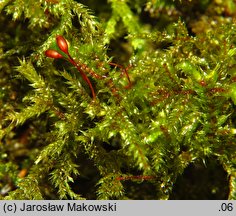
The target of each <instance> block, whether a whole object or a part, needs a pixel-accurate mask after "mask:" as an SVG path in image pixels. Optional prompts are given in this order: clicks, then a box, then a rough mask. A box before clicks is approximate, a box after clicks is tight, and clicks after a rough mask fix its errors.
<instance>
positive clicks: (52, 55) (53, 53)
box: [45, 49, 63, 59]
mask: <svg viewBox="0 0 236 216" xmlns="http://www.w3.org/2000/svg"><path fill="white" fill-rule="evenodd" d="M45 55H46V56H47V57H49V58H54V59H58V58H63V56H62V55H61V54H60V53H58V52H57V51H56V50H51V49H49V50H46V52H45Z"/></svg>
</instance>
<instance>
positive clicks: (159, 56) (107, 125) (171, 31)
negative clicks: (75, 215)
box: [0, 0, 236, 199]
mask: <svg viewBox="0 0 236 216" xmlns="http://www.w3.org/2000/svg"><path fill="white" fill-rule="evenodd" d="M85 4H86V5H87V6H85ZM0 12H1V16H0V26H4V28H3V27H1V29H0V30H1V37H0V64H1V65H0V85H1V88H0V190H1V195H0V196H1V198H2V199H168V198H169V197H170V195H171V193H172V190H173V188H175V182H176V180H177V178H178V177H179V176H181V175H182V174H183V172H184V171H185V169H186V168H187V167H188V166H189V165H191V164H195V163H199V161H203V162H205V161H207V160H208V159H209V158H213V159H214V160H217V161H218V162H219V164H221V166H222V167H223V168H224V170H225V171H226V172H227V174H228V176H229V181H228V187H229V188H230V191H229V194H228V198H229V199H236V195H235V194H236V187H235V185H236V169H235V167H236V153H235V152H236V151H235V149H236V142H235V134H236V128H235V127H236V123H235V114H236V113H235V105H236V47H235V43H236V26H235V24H234V20H235V17H234V16H235V14H236V13H235V12H236V8H235V3H234V1H232V0H227V1H216V0H202V1H194V0H192V1H190V0H189V1H188V0H185V1H183V0H182V1H178V0H175V1H171V0H169V1H164V0H152V1H145V0H135V1H131V0H123V1H121V0H109V1H107V2H106V1H102V0H100V1H92V0H91V1H79V0H78V1H75V0H39V1H34V0H13V1H12V0H11V1H10V0H4V1H1V2H0ZM3 23H4V25H3ZM57 35H62V36H63V37H64V38H65V39H66V40H67V42H68V45H69V52H70V54H71V56H72V57H73V59H75V61H77V62H81V64H82V65H83V67H84V68H85V65H86V69H87V71H85V73H86V74H87V75H88V77H89V79H90V80H91V82H92V85H93V87H94V89H95V93H96V99H93V98H92V97H91V96H92V95H91V91H90V90H91V89H90V88H89V87H88V86H87V84H86V82H85V81H84V80H83V79H82V77H81V76H80V73H79V71H78V70H77V69H76V68H75V67H74V66H73V65H72V64H70V63H69V62H68V61H66V60H65V59H50V58H47V57H46V56H45V51H46V50H47V49H54V50H57V51H58V52H60V50H59V48H58V47H57V44H56V36H57ZM111 62H112V63H114V62H115V63H117V64H115V65H114V64H113V65H112V63H111ZM120 65H123V67H121V66H120ZM88 68H89V70H90V71H94V72H95V73H96V74H98V75H99V76H101V77H102V76H103V77H104V78H102V79H98V78H96V77H94V76H91V74H89V73H87V72H88ZM124 68H126V70H127V72H128V74H129V76H130V79H131V82H132V86H131V87H130V88H126V86H127V85H128V79H127V77H126V76H125V71H124ZM205 165H206V167H207V166H208V164H207V163H206V164H205ZM24 172H25V174H24ZM127 182H129V183H130V184H129V183H127ZM142 184H144V185H145V186H144V187H143V188H142V187H141V188H139V185H142ZM146 188H149V189H147V190H146ZM150 188H153V189H151V190H150ZM218 189H219V188H218ZM218 189H216V190H218ZM149 191H152V192H151V193H149ZM220 199H222V197H221V198H220Z"/></svg>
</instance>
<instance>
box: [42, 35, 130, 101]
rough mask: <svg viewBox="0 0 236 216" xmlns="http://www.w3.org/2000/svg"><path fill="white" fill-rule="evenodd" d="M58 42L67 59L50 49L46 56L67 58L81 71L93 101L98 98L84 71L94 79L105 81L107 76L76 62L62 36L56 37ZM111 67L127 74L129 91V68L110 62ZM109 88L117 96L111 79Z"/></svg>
mask: <svg viewBox="0 0 236 216" xmlns="http://www.w3.org/2000/svg"><path fill="white" fill-rule="evenodd" d="M56 42H57V46H58V47H59V49H60V50H61V51H62V52H63V53H65V54H66V56H67V58H65V57H64V56H62V55H61V54H60V53H59V52H57V51H56V50H52V49H48V50H46V52H45V55H46V56H47V57H49V58H54V59H58V58H65V59H66V60H67V61H69V62H70V63H71V64H72V65H74V66H75V67H76V68H77V70H78V71H79V73H80V75H81V76H82V78H83V80H84V81H85V82H86V83H87V84H88V86H89V88H90V90H91V93H92V97H93V99H95V98H96V94H95V91H94V88H93V86H92V83H91V82H90V80H89V78H88V77H87V75H86V74H85V72H84V71H86V72H88V73H89V74H90V75H91V76H93V77H94V78H96V79H105V78H107V77H106V76H101V75H99V74H96V73H95V72H94V71H93V70H91V69H90V68H89V67H88V66H87V65H85V64H82V63H80V62H76V61H75V60H74V59H73V58H72V57H71V55H70V53H69V48H68V43H67V41H66V39H65V38H64V37H63V36H61V35H58V36H56ZM109 64H110V65H111V66H115V67H118V68H120V69H121V71H122V72H123V73H124V74H125V76H126V77H127V79H128V86H126V87H125V88H126V89H128V88H130V87H131V86H132V84H131V81H130V78H129V75H128V72H127V68H125V69H124V68H123V67H122V66H121V65H118V64H116V63H112V62H110V63H109ZM107 83H108V85H109V87H110V88H111V90H112V93H113V94H114V95H115V96H117V89H116V88H115V87H114V84H113V82H112V80H111V79H109V80H108V81H107Z"/></svg>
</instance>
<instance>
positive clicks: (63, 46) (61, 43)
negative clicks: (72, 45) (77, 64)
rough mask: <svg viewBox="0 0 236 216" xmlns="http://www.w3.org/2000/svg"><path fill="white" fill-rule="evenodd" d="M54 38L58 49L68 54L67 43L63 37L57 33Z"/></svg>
mask: <svg viewBox="0 0 236 216" xmlns="http://www.w3.org/2000/svg"><path fill="white" fill-rule="evenodd" d="M56 40H57V45H58V47H59V48H60V50H61V51H62V52H64V53H65V54H67V55H68V54H69V52H68V44H67V42H66V40H65V38H64V37H62V36H60V35H58V36H57V37H56Z"/></svg>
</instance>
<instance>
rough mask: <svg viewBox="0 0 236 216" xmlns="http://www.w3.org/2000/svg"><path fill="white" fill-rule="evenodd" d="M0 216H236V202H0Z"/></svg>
mask: <svg viewBox="0 0 236 216" xmlns="http://www.w3.org/2000/svg"><path fill="white" fill-rule="evenodd" d="M0 215H1V216H4V215H6V216H7V215H17V216H23V215H25V216H28V215H29V216H32V215H33V216H36V215H40V216H41V215H45V216H47V215H48V216H49V215H50V216H54V215H55V216H64V215H67V216H72V215H85V216H87V215H88V216H92V215H102V216H106V215H109V216H113V215H114V216H119V215H120V216H124V215H130V216H131V215H134V216H147V215H156V216H158V215H163V216H173V215H181V216H189V215H191V216H199V215H207V216H224V215H225V216H231V215H232V216H235V215H236V201H231V200H216V201H213V200H205V201H197V200H196V201H190V200H185V201H180V200H176V201H171V200H170V201H157V200H150V201H148V200H144V201H141V200H136V201H135V200H107V201H99V200H87V201H67V200H64V201H62V200H58V201H56V200H42V201H26V200H25V201H24V200H17V201H13V200H12V201H5V200H1V201H0Z"/></svg>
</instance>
